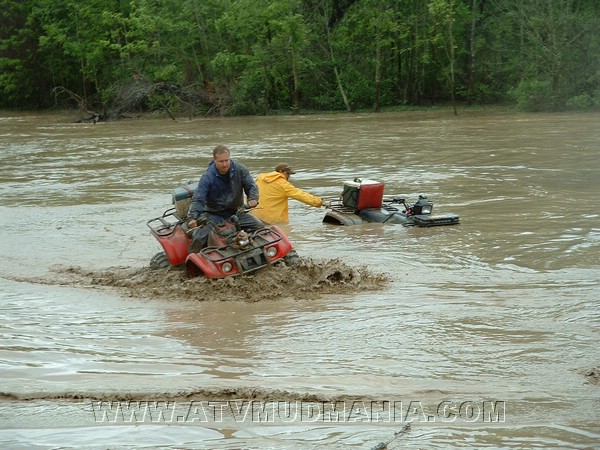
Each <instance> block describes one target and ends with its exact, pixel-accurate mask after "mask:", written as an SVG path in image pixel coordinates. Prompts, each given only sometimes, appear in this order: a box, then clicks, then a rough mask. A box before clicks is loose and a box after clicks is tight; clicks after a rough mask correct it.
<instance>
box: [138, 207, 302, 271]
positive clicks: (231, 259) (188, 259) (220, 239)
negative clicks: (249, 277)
mask: <svg viewBox="0 0 600 450" xmlns="http://www.w3.org/2000/svg"><path fill="white" fill-rule="evenodd" d="M248 211H249V210H248V209H240V210H238V212H237V213H236V214H234V215H232V216H231V218H230V219H229V220H226V221H225V222H223V223H222V224H221V225H218V226H217V225H214V224H212V223H211V222H207V223H206V224H205V225H204V226H207V227H211V230H210V233H209V236H208V246H207V247H205V248H203V249H202V250H200V251H199V252H197V253H189V250H188V249H189V245H190V242H191V237H190V231H191V230H190V228H189V227H188V225H187V222H186V221H185V220H184V219H182V218H181V217H180V215H179V214H178V213H177V211H176V208H171V209H168V210H167V211H165V213H164V214H163V215H162V216H160V217H157V218H155V219H151V220H149V221H148V222H147V224H148V227H149V228H150V232H151V234H152V235H153V236H154V237H155V238H156V239H157V240H158V242H159V243H160V245H161V246H162V248H163V250H164V251H163V252H159V253H157V254H156V255H154V256H153V257H152V260H151V261H150V268H152V269H160V268H166V267H169V266H175V267H179V266H183V265H184V264H185V271H186V274H187V276H188V277H190V278H192V277H198V276H206V277H208V278H224V277H229V276H232V275H239V274H243V273H251V272H254V271H256V270H259V269H262V268H263V267H267V266H269V265H271V264H274V263H277V262H279V261H283V262H285V263H286V264H287V265H289V266H292V265H294V264H296V263H297V262H298V260H299V257H298V255H297V254H296V252H295V251H294V250H293V249H292V244H291V243H290V241H289V239H288V238H287V236H286V235H285V234H284V233H283V231H281V230H280V229H279V228H278V227H277V226H265V228H261V229H259V230H257V231H255V232H253V233H247V232H246V231H244V230H242V229H241V227H240V224H239V218H238V216H239V215H240V214H243V213H246V212H248Z"/></svg>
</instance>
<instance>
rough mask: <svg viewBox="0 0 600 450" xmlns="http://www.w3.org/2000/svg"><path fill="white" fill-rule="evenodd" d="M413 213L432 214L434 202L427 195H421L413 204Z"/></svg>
mask: <svg viewBox="0 0 600 450" xmlns="http://www.w3.org/2000/svg"><path fill="white" fill-rule="evenodd" d="M412 209H413V214H431V211H433V203H431V202H428V201H427V197H425V196H424V195H419V200H417V203H415V204H414V205H413V208H412Z"/></svg>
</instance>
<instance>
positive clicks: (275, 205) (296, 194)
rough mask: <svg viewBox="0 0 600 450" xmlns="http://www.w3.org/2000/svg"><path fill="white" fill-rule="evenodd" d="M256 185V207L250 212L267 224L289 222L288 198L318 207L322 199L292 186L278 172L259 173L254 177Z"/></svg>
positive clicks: (321, 203)
mask: <svg viewBox="0 0 600 450" xmlns="http://www.w3.org/2000/svg"><path fill="white" fill-rule="evenodd" d="M256 185H257V186H258V201H259V203H258V207H257V208H255V209H253V210H252V214H254V215H255V216H256V217H258V218H259V219H260V220H262V221H263V222H266V223H269V224H275V223H286V222H289V212H288V198H293V199H294V200H298V201H300V202H302V203H306V204H307V205H310V206H315V207H317V208H318V207H320V206H321V205H323V199H322V198H319V197H316V196H314V195H311V194H309V193H308V192H304V191H303V190H302V189H298V188H297V187H294V185H293V184H292V183H290V182H289V181H288V180H286V179H285V175H283V174H282V173H279V172H269V173H261V174H259V175H258V178H256Z"/></svg>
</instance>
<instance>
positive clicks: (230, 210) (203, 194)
mask: <svg viewBox="0 0 600 450" xmlns="http://www.w3.org/2000/svg"><path fill="white" fill-rule="evenodd" d="M244 193H245V194H246V197H247V202H246V203H247V205H248V207H250V208H254V207H255V206H256V205H258V187H257V186H256V184H255V183H254V180H253V179H252V176H251V175H250V172H249V171H248V169H247V168H246V167H245V166H244V165H243V164H241V163H238V162H237V161H234V160H232V159H231V152H230V150H229V148H227V147H226V146H225V145H218V146H217V147H215V148H214V150H213V160H212V161H211V162H210V164H209V165H208V169H207V170H206V172H205V173H204V174H203V175H202V176H201V177H200V181H199V182H198V186H197V187H196V189H195V191H194V194H193V196H192V203H191V205H190V210H189V213H188V217H187V219H188V225H189V227H190V228H191V229H193V230H192V232H191V234H192V241H191V244H190V253H195V252H198V251H200V250H201V249H203V248H204V247H206V246H207V243H208V235H209V233H210V229H211V227H209V226H205V225H206V224H207V223H208V222H211V223H212V224H214V225H219V224H221V223H222V222H223V221H225V220H227V219H229V218H230V217H231V216H232V215H234V214H236V212H237V211H239V209H240V208H241V207H242V206H243V204H244ZM238 218H239V225H240V227H241V228H242V229H244V230H246V231H248V232H253V231H256V230H259V229H261V228H264V227H265V224H264V223H262V222H261V221H260V220H259V219H257V218H256V217H254V216H253V215H252V214H249V213H247V212H244V213H242V214H239V215H238Z"/></svg>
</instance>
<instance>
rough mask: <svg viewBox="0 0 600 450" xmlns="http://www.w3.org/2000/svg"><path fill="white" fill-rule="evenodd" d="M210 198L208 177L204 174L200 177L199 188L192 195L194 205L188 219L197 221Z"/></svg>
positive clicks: (192, 204) (191, 206)
mask: <svg viewBox="0 0 600 450" xmlns="http://www.w3.org/2000/svg"><path fill="white" fill-rule="evenodd" d="M207 196H208V176H207V174H204V175H202V176H201V177H200V181H199V182H198V186H196V189H195V190H194V195H192V203H191V205H190V211H189V213H188V219H193V220H197V219H198V218H199V217H200V216H201V215H202V214H203V213H204V211H205V209H206V199H207Z"/></svg>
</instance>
